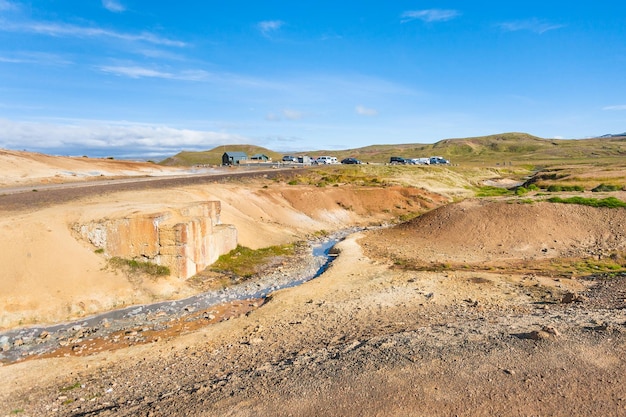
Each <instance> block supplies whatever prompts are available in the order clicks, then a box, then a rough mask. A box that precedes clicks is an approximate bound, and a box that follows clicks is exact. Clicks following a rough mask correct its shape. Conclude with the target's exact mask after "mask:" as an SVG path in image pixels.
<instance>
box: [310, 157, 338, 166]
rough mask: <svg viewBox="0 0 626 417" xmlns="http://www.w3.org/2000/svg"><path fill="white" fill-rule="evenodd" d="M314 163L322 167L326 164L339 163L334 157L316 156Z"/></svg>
mask: <svg viewBox="0 0 626 417" xmlns="http://www.w3.org/2000/svg"><path fill="white" fill-rule="evenodd" d="M315 162H317V163H318V164H320V165H322V164H324V165H326V164H338V163H339V162H338V161H337V158H336V157H334V156H318V157H317V159H316V160H315Z"/></svg>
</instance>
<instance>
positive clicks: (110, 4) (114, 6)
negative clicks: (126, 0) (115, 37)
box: [102, 0, 126, 13]
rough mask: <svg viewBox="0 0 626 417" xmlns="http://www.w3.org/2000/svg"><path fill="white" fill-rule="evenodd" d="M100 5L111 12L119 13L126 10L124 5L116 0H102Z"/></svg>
mask: <svg viewBox="0 0 626 417" xmlns="http://www.w3.org/2000/svg"><path fill="white" fill-rule="evenodd" d="M102 6H103V7H104V8H105V9H107V10H108V11H110V12H113V13H121V12H124V11H126V7H125V6H124V5H123V4H122V3H120V2H119V1H117V0H102Z"/></svg>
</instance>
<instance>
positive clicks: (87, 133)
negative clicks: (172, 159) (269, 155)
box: [0, 119, 249, 156]
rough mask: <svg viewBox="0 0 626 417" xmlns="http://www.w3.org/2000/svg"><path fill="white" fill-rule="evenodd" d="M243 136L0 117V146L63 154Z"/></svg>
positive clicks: (177, 146) (150, 149)
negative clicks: (17, 119) (27, 120)
mask: <svg viewBox="0 0 626 417" xmlns="http://www.w3.org/2000/svg"><path fill="white" fill-rule="evenodd" d="M247 142H249V139H248V138H245V137H243V136H239V135H234V134H229V133H223V132H212V131H201V130H189V129H176V128H172V127H168V126H164V125H152V124H141V123H129V122H107V121H90V120H74V121H69V122H66V123H49V122H25V121H14V120H7V119H0V148H6V149H26V150H33V151H38V152H39V151H43V152H46V151H50V150H52V151H54V152H57V153H58V152H59V151H62V154H64V155H72V154H74V155H82V154H86V153H88V154H90V155H92V156H98V154H101V155H105V154H106V155H119V154H124V153H127V152H128V151H129V149H138V150H139V152H137V151H135V152H137V155H139V156H152V155H164V156H169V155H172V154H174V153H176V152H179V151H180V150H182V149H207V148H210V147H212V146H216V145H222V144H233V143H247Z"/></svg>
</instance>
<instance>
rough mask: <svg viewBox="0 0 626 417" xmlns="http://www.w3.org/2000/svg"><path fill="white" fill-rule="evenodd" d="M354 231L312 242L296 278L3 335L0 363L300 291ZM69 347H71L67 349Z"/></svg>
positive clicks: (273, 278)
mask: <svg viewBox="0 0 626 417" xmlns="http://www.w3.org/2000/svg"><path fill="white" fill-rule="evenodd" d="M358 230H360V229H350V230H345V231H341V232H337V233H336V234H334V235H332V236H330V237H328V238H327V239H325V240H323V241H314V242H310V243H309V244H310V250H311V254H312V256H311V257H310V258H309V260H308V261H307V262H304V263H303V264H302V265H301V267H299V268H298V269H297V271H296V272H294V273H293V274H288V273H282V272H280V271H277V272H276V273H274V274H271V275H269V276H266V277H262V278H260V279H258V280H252V281H249V282H243V283H240V284H236V285H233V286H230V287H227V288H224V289H220V290H215V291H208V292H204V293H201V294H197V295H194V296H191V297H188V298H185V299H181V300H175V301H162V302H158V303H154V304H144V305H135V306H131V307H127V308H123V309H119V310H114V311H109V312H105V313H101V314H97V315H94V316H91V317H87V318H84V319H81V320H76V321H72V322H68V323H62V324H55V325H50V326H34V327H27V328H21V329H12V330H8V331H6V332H0V362H1V363H13V362H16V361H18V360H19V359H21V358H24V357H27V356H31V355H40V354H43V353H47V352H50V351H53V350H55V349H58V348H59V347H60V346H63V343H64V342H67V341H68V340H70V341H71V340H77V339H84V338H90V339H92V338H98V337H103V336H106V335H109V334H111V333H113V332H117V331H120V330H125V329H129V328H134V327H138V326H145V327H150V328H153V329H154V330H158V328H159V326H163V325H164V323H166V322H169V321H171V320H172V319H174V318H180V317H184V316H186V315H190V314H192V313H193V312H197V311H201V310H205V309H207V308H210V307H212V306H216V305H220V304H224V303H228V302H232V301H237V300H247V299H264V298H266V297H267V296H268V295H269V294H271V293H272V292H274V291H277V290H281V289H284V288H290V287H295V286H298V285H300V284H302V283H304V282H307V281H310V280H312V279H314V278H316V277H318V276H320V275H321V274H322V273H323V272H324V271H325V270H326V268H328V266H329V265H330V263H331V262H332V261H333V259H334V256H333V255H332V254H331V253H330V252H331V249H332V247H333V246H334V245H335V244H336V243H337V242H339V241H341V240H343V239H345V237H346V236H347V235H349V234H351V233H354V232H356V231H358ZM65 344H67V343H65Z"/></svg>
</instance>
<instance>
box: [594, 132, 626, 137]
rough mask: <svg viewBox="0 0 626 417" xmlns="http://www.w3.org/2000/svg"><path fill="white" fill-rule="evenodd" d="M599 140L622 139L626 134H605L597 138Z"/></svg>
mask: <svg viewBox="0 0 626 417" xmlns="http://www.w3.org/2000/svg"><path fill="white" fill-rule="evenodd" d="M598 137H599V138H623V137H626V132H624V133H617V134H615V133H607V134H606V135H602V136H598Z"/></svg>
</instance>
